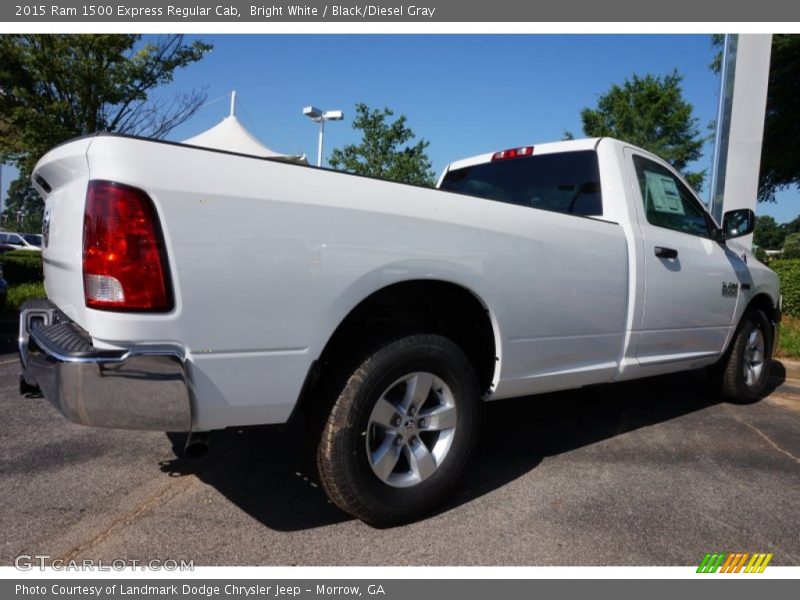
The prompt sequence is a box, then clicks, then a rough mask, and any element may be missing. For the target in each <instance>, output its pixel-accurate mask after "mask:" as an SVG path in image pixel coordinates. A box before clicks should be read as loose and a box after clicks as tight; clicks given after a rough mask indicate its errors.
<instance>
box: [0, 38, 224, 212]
mask: <svg viewBox="0 0 800 600" xmlns="http://www.w3.org/2000/svg"><path fill="white" fill-rule="evenodd" d="M140 38H141V36H139V35H41V34H35V35H34V34H25V35H3V36H0V161H2V162H4V163H11V164H13V165H15V166H16V167H18V168H19V171H20V176H19V177H20V179H21V180H23V181H24V182H27V181H28V180H29V178H30V174H31V172H32V170H33V167H34V166H35V164H36V161H37V160H38V159H39V158H40V157H41V156H42V155H43V154H44V153H45V152H47V150H49V149H50V148H51V147H53V146H54V145H56V144H59V143H61V142H64V141H66V140H68V139H70V138H73V137H77V136H81V135H86V134H90V133H94V132H96V131H116V132H120V133H129V134H134V135H143V136H148V137H155V138H160V137H163V136H164V135H166V134H167V133H168V132H169V131H170V130H171V129H172V128H174V127H175V126H177V125H179V124H180V123H182V122H184V121H185V120H186V119H188V118H189V117H191V116H192V115H193V114H194V113H195V112H196V111H197V109H198V108H200V106H201V105H202V103H203V102H204V101H205V98H206V94H205V91H204V90H193V91H191V92H189V93H186V94H182V95H178V96H173V97H162V96H158V95H154V94H153V92H154V91H155V90H157V89H158V88H160V87H161V86H163V85H165V84H168V83H170V82H171V81H172V78H173V74H174V73H175V71H176V70H178V69H182V68H184V67H186V66H188V65H190V64H192V63H194V62H196V61H198V60H200V59H201V58H202V57H203V55H204V54H205V53H206V52H208V51H209V50H210V49H211V46H210V45H208V44H206V43H204V42H201V41H195V42H193V43H191V44H186V43H184V38H183V36H182V35H171V36H164V37H160V38H157V39H156V40H155V41H153V42H148V43H145V44H141V45H140V44H139V42H140ZM20 185H22V184H20ZM25 185H27V183H26V184H25ZM33 197H35V196H33V195H32V194H31V193H30V192H29V191H26V190H23V189H21V188H19V189H16V193H15V194H13V195H9V199H8V206H7V208H6V213H7V214H6V217H7V219H6V220H7V221H8V220H11V221H13V220H14V218H15V217H14V215H16V214H17V213H18V212H19V211H24V212H26V213H33V212H34V211H35V209H36V207H35V206H33V205H31V204H30V202H29V199H31V198H33ZM39 210H40V211H41V209H39Z"/></svg>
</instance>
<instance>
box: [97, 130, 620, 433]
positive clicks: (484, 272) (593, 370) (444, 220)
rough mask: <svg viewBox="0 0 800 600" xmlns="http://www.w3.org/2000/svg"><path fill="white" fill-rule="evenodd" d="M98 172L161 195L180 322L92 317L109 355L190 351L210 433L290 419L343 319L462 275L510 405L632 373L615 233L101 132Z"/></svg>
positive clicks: (599, 225)
mask: <svg viewBox="0 0 800 600" xmlns="http://www.w3.org/2000/svg"><path fill="white" fill-rule="evenodd" d="M89 162H90V167H91V177H92V178H94V179H108V180H113V181H117V182H120V183H126V184H128V185H133V186H136V187H139V188H142V189H144V191H146V192H147V193H148V194H149V195H150V197H151V198H152V199H153V202H154V203H155V205H156V208H157V211H158V214H159V215H160V218H161V221H162V227H163V231H164V235H165V238H166V244H167V248H168V256H169V263H170V271H171V274H172V278H173V283H174V289H175V295H176V298H175V300H176V302H175V309H174V310H173V311H172V312H171V313H168V314H163V315H143V314H138V315H133V314H125V313H108V312H100V311H95V310H89V309H85V311H84V319H83V323H82V324H83V325H84V326H85V328H86V329H87V330H88V331H89V332H90V333H91V335H92V336H93V337H94V339H95V343H97V344H99V345H104V344H105V345H109V346H114V345H129V344H147V343H156V342H158V343H163V342H174V343H179V344H181V345H183V346H184V347H185V348H186V352H187V360H188V364H189V373H190V379H191V381H192V385H193V386H194V397H195V402H196V405H195V423H194V425H195V427H196V428H206V429H208V428H214V427H224V426H230V425H246V424H256V423H274V422H282V421H285V420H286V418H288V416H289V414H290V412H291V410H292V408H293V406H294V404H295V402H296V400H297V398H298V394H299V392H300V389H301V387H302V384H303V381H304V379H305V376H306V373H307V371H308V369H309V366H310V365H311V363H312V361H313V360H314V359H316V358H317V357H318V356H319V355H320V353H321V352H322V350H323V348H324V346H325V343H326V342H327V341H328V339H329V338H330V336H331V335H332V333H333V331H334V330H335V328H336V326H337V325H338V324H339V323H340V322H341V321H342V320H343V318H344V317H345V316H346V315H347V314H348V312H349V311H350V310H352V308H353V307H355V306H356V305H357V304H358V303H359V302H360V301H361V300H363V299H364V298H366V297H367V296H368V295H369V294H371V293H372V292H374V291H376V290H378V289H380V288H382V287H385V286H387V285H390V284H392V283H395V282H398V281H405V280H412V279H437V280H443V281H450V282H453V283H457V284H459V285H462V286H464V287H465V288H467V289H469V290H471V291H472V292H473V293H474V294H475V295H476V296H477V297H478V298H479V299H480V300H481V301H482V302H483V303H484V305H485V306H486V307H487V309H488V310H489V311H490V314H491V316H492V319H493V322H494V323H495V325H496V327H495V336H496V346H497V348H498V349H499V350H498V353H499V356H498V359H499V368H498V371H497V374H496V376H495V384H496V385H495V395H496V396H497V397H503V396H506V395H516V394H519V393H528V392H531V391H541V390H543V389H545V388H557V387H569V386H568V385H565V383H564V381H566V380H567V379H569V378H570V377H572V380H571V381H575V379H574V377H575V374H576V373H578V374H580V373H589V375H590V376H589V377H588V380H589V381H588V382H592V381H595V380H597V379H598V378H599V379H607V378H609V377H610V373H611V371H612V370H613V368H614V367H615V366H616V363H615V360H616V357H617V354H618V351H619V348H620V343H621V339H622V337H621V336H622V334H623V329H624V323H625V309H626V298H627V272H626V264H627V248H626V242H625V238H624V235H623V233H622V231H621V229H620V228H619V227H618V226H617V225H615V224H612V223H607V222H601V221H597V220H593V219H585V218H577V217H572V216H567V215H560V214H556V213H548V212H544V211H538V210H532V209H528V208H523V207H518V206H510V205H504V204H501V203H497V202H490V201H486V200H480V199H476V198H470V197H466V196H460V195H456V194H451V193H447V192H440V191H436V190H431V189H426V188H418V187H413V186H407V185H401V184H393V183H388V182H385V181H378V180H374V179H368V178H362V177H355V176H349V175H344V174H341V173H335V172H330V171H325V170H320V169H315V168H309V167H302V166H296V165H290V164H285V163H281V162H276V161H265V160H260V159H254V158H249V157H243V156H237V155H232V154H226V153H219V152H213V151H206V150H198V149H192V148H190V147H186V146H180V145H171V144H162V143H153V142H148V141H144V140H137V139H128V138H119V137H99V138H97V139H96V140H95V141H94V142H93V144H92V146H91V148H90V150H89ZM554 378H555V379H554ZM559 378H560V379H559ZM556 380H558V381H560V382H561V383H560V384H559V383H558V381H556ZM577 381H579V382H580V381H582V380H581V379H580V377H579V378H578V380H577ZM542 382H549V383H545V384H542Z"/></svg>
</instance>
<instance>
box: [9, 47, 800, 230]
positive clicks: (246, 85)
mask: <svg viewBox="0 0 800 600" xmlns="http://www.w3.org/2000/svg"><path fill="white" fill-rule="evenodd" d="M193 37H196V36H192V37H190V39H193ZM199 37H201V38H202V39H205V40H207V41H209V42H211V43H213V44H214V50H213V51H212V52H211V53H210V54H209V55H208V56H207V57H206V58H205V59H203V60H202V61H201V62H199V63H197V64H195V65H192V66H191V67H189V68H188V69H186V70H184V71H182V72H180V73H178V74H177V76H176V78H175V81H174V83H173V84H172V85H171V86H170V87H169V88H165V90H164V91H165V92H170V93H171V92H180V91H185V90H188V89H191V88H192V87H198V86H208V98H209V100H214V99H216V98H218V97H220V96H223V95H224V94H227V93H229V92H230V91H231V90H232V89H235V90H236V91H237V93H238V95H239V98H240V100H241V103H240V107H239V109H238V110H237V115H238V116H239V117H240V119H241V120H242V122H243V123H244V125H245V126H246V127H248V128H249V129H250V130H251V131H252V132H253V133H254V134H255V135H257V136H258V137H259V138H260V139H261V140H262V141H263V142H264V143H266V144H267V145H268V146H270V147H271V148H273V149H275V150H278V151H283V152H292V153H295V152H305V153H306V154H308V155H309V156H310V157H312V159H313V158H315V157H316V144H317V132H318V128H317V125H315V124H313V123H312V122H311V121H309V119H307V118H306V117H304V116H303V115H302V114H301V108H302V107H303V106H305V105H308V104H314V105H316V106H318V107H319V108H321V109H323V110H328V109H341V110H343V111H344V112H345V120H344V121H343V122H336V123H330V124H328V126H327V127H326V136H325V146H326V152H325V155H326V156H327V154H328V152H329V151H330V149H332V148H334V147H337V146H341V145H343V144H346V143H350V142H355V141H357V140H358V138H359V136H358V134H357V133H356V132H355V131H354V130H353V129H352V128H351V126H350V123H351V118H352V116H353V113H354V110H353V107H354V105H355V103H357V102H365V103H366V104H368V105H369V106H372V107H378V108H382V107H384V106H388V107H390V108H392V109H394V110H395V113H396V114H400V113H402V114H405V115H406V116H407V117H408V125H409V126H410V127H411V128H412V129H413V130H414V131H415V132H416V133H417V134H418V135H419V136H420V137H423V138H425V139H427V140H429V141H430V147H429V149H428V153H429V155H430V157H431V159H432V161H433V167H434V170H435V171H436V172H437V173H438V172H440V171H441V170H442V168H443V167H444V166H445V165H446V164H447V163H448V162H450V161H452V160H455V159H458V158H463V157H465V156H470V155H473V154H478V153H482V152H488V151H493V150H498V149H502V148H506V147H512V146H517V145H525V144H530V143H537V142H544V141H551V140H556V139H560V138H561V137H562V135H563V132H564V131H565V130H570V131H572V132H574V133H575V134H576V135H578V136H580V134H581V127H580V116H579V114H580V110H581V109H582V108H584V107H586V106H594V105H595V103H596V101H597V98H598V96H599V95H600V94H602V93H603V92H604V91H606V90H607V89H608V88H609V87H610V86H611V85H612V84H613V83H621V82H622V81H623V80H624V79H625V78H626V77H630V76H631V75H632V74H633V73H638V74H644V73H654V74H658V75H663V74H666V73H669V72H670V71H671V70H672V69H674V68H676V69H677V70H678V71H679V72H680V73H681V74H683V76H684V81H683V89H684V96H685V98H686V99H687V100H688V101H689V102H691V103H692V104H693V105H694V107H695V116H696V117H697V118H698V126H699V128H700V130H701V131H702V132H703V133H704V134H705V133H706V132H707V130H706V126H707V124H708V123H709V122H710V121H711V120H713V119H714V117H715V113H716V106H717V93H718V79H717V76H715V75H714V74H713V73H712V72H711V71H710V70H709V69H708V64H709V62H710V61H711V59H712V56H713V50H712V48H711V45H710V38H709V36H707V35H584V34H575V35H286V36H283V35H261V34H256V35H203V36H199ZM227 112H228V102H227V101H226V100H221V101H218V102H214V103H212V104H209V105H208V106H206V107H204V108H203V109H202V110H201V111H200V112H199V113H198V114H197V115H196V116H195V117H193V118H192V119H191V120H190V121H189V122H187V123H185V124H184V125H182V126H180V127H179V128H177V129H175V130H173V132H172V133H171V135H170V136H169V139H174V140H181V139H185V138H187V137H191V136H192V135H195V134H197V133H199V132H201V131H203V130H205V129H207V128H208V127H210V126H212V125H214V124H215V123H217V122H218V121H219V120H220V119H222V118H223V117H224V116H225V115H226V114H227ZM711 151H712V150H711V145H710V144H708V145H707V146H706V149H705V152H704V156H703V158H702V159H701V161H699V164H698V167H699V168H708V167H709V164H710V160H711ZM12 177H13V172H12V170H11V169H9V168H7V167H5V168H4V171H3V187H4V188H5V186H6V185H7V183H8V180H10V179H11V178H12ZM3 193H4V194H5V190H4V191H3ZM705 197H706V194H705V193H704V194H703V198H704V199H705ZM798 200H800V193H798V191H797V190H790V191H787V192H784V193H782V194H781V195H780V196H779V202H778V203H777V204H771V205H764V204H761V205H759V211H758V212H759V213H760V214H772V215H773V216H775V218H776V219H777V220H778V221H788V220H791V219H793V218H794V217H796V216H797V215H798V213H800V206H799V205H798Z"/></svg>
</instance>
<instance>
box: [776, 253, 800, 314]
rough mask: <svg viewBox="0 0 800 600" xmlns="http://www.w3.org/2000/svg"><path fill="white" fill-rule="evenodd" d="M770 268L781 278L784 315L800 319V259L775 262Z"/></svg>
mask: <svg viewBox="0 0 800 600" xmlns="http://www.w3.org/2000/svg"><path fill="white" fill-rule="evenodd" d="M769 268H770V269H772V270H773V271H775V272H776V273H777V274H778V277H780V278H781V294H783V314H785V315H791V316H793V317H800V259H797V258H793V259H782V260H773V261H772V262H770V263H769Z"/></svg>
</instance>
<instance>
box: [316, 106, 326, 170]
mask: <svg viewBox="0 0 800 600" xmlns="http://www.w3.org/2000/svg"><path fill="white" fill-rule="evenodd" d="M324 139H325V118H324V117H320V118H319V144H317V166H318V167H321V166H322V142H323V140H324Z"/></svg>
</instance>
